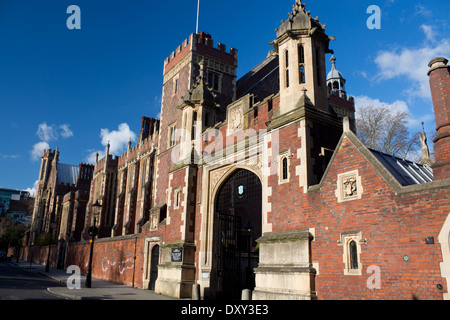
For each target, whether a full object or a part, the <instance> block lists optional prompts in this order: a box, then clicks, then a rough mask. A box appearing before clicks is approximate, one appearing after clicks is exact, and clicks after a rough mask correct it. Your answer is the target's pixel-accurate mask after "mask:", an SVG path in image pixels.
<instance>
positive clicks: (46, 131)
mask: <svg viewBox="0 0 450 320" xmlns="http://www.w3.org/2000/svg"><path fill="white" fill-rule="evenodd" d="M36 134H37V135H38V137H39V139H41V140H43V141H50V140H56V139H58V134H57V132H56V131H55V129H54V127H53V126H48V125H47V123H46V122H43V123H41V124H39V126H38V130H37V132H36Z"/></svg>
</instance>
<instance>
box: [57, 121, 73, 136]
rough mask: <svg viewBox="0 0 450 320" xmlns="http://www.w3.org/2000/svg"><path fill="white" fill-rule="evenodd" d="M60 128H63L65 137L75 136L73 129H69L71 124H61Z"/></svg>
mask: <svg viewBox="0 0 450 320" xmlns="http://www.w3.org/2000/svg"><path fill="white" fill-rule="evenodd" d="M59 128H60V129H61V136H62V137H63V138H64V139H67V138H69V137H72V136H73V132H72V130H70V129H69V125H68V124H66V123H65V124H62V125H60V126H59Z"/></svg>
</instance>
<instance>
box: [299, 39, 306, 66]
mask: <svg viewBox="0 0 450 320" xmlns="http://www.w3.org/2000/svg"><path fill="white" fill-rule="evenodd" d="M298 63H299V64H300V63H305V49H304V48H303V45H302V44H299V45H298Z"/></svg>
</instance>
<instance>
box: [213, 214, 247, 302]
mask: <svg viewBox="0 0 450 320" xmlns="http://www.w3.org/2000/svg"><path fill="white" fill-rule="evenodd" d="M240 232H241V217H238V216H234V215H227V214H219V233H220V243H219V245H220V248H219V265H218V270H217V271H218V274H217V275H218V280H219V296H220V298H225V299H227V298H237V297H239V294H240V291H241V255H240V247H241V243H240Z"/></svg>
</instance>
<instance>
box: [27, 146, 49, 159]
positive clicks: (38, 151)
mask: <svg viewBox="0 0 450 320" xmlns="http://www.w3.org/2000/svg"><path fill="white" fill-rule="evenodd" d="M44 149H50V146H49V144H48V143H47V142H44V141H41V142H38V143H36V144H35V145H34V146H33V149H32V150H31V160H33V161H37V160H39V159H40V158H41V156H42V151H43V150H44Z"/></svg>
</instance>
